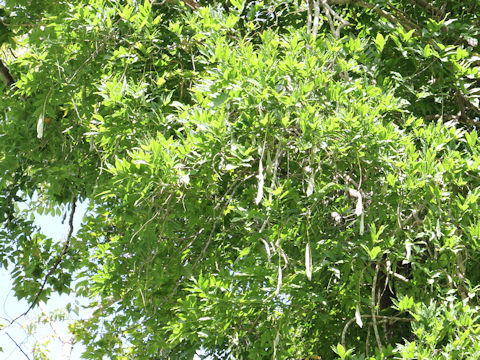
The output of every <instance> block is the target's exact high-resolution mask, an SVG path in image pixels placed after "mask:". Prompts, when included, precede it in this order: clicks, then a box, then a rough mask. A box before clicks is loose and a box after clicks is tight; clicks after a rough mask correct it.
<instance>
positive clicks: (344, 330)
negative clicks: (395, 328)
mask: <svg viewBox="0 0 480 360" xmlns="http://www.w3.org/2000/svg"><path fill="white" fill-rule="evenodd" d="M360 316H361V317H362V318H373V317H372V315H360ZM375 318H376V319H379V320H380V321H381V322H385V321H391V322H394V321H413V319H411V318H405V317H398V316H383V315H376V316H375ZM356 319H357V318H356V317H353V318H351V319H350V320H348V321H347V323H346V324H345V326H344V328H343V331H342V339H341V344H342V346H343V347H346V346H345V336H346V335H347V330H348V328H349V326H350V325H352V323H353V322H354V321H356Z"/></svg>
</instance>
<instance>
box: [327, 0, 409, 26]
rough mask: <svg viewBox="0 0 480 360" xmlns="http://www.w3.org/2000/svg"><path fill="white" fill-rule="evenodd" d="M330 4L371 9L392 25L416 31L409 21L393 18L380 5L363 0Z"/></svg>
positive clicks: (342, 0) (332, 0)
mask: <svg viewBox="0 0 480 360" xmlns="http://www.w3.org/2000/svg"><path fill="white" fill-rule="evenodd" d="M325 1H327V0H325ZM328 3H329V5H355V6H359V7H362V8H365V9H370V10H373V11H375V12H376V13H377V14H378V15H380V16H381V17H384V18H385V19H387V20H389V21H391V22H392V23H394V24H397V25H402V26H403V27H404V28H405V29H407V30H411V29H415V26H414V25H413V24H411V23H409V21H407V20H406V19H403V20H401V19H399V18H397V17H395V16H393V15H392V14H391V13H389V12H387V11H385V10H383V9H381V8H379V7H378V5H373V4H369V3H366V2H364V1H362V0H328ZM412 26H413V27H412Z"/></svg>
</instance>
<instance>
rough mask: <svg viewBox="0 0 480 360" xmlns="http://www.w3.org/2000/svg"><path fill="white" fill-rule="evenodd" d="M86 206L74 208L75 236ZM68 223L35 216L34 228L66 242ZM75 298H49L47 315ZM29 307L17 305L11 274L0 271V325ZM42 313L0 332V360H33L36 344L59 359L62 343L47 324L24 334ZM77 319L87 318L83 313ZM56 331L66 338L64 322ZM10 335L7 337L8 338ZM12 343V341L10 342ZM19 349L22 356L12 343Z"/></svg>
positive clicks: (34, 312)
mask: <svg viewBox="0 0 480 360" xmlns="http://www.w3.org/2000/svg"><path fill="white" fill-rule="evenodd" d="M86 209H87V204H86V203H82V204H79V205H78V206H77V209H76V211H75V216H74V221H73V228H74V234H75V233H76V231H77V230H78V229H79V228H80V224H81V221H82V218H83V216H84V214H85V212H86ZM67 222H68V221H65V222H64V224H62V217H61V216H58V217H53V216H49V215H38V214H37V215H36V216H35V224H36V225H38V226H39V227H40V228H41V232H42V233H43V234H45V235H46V236H48V237H51V238H52V239H54V240H61V239H65V238H66V236H67V233H68V224H67ZM75 300H76V299H75V296H74V295H70V296H67V295H62V296H58V295H55V296H52V298H51V299H50V300H49V301H48V302H47V304H46V307H47V309H48V311H49V312H53V311H55V310H57V309H63V308H65V306H66V305H67V303H69V302H70V303H73V302H74V301H75ZM28 306H29V304H27V302H26V301H18V300H17V299H16V298H15V296H14V294H13V291H12V281H11V277H10V274H9V272H8V271H7V270H5V269H1V270H0V324H1V325H3V326H5V325H7V323H8V322H7V319H8V320H12V319H14V318H16V317H17V316H18V315H20V314H22V313H24V312H25V310H27V309H28ZM41 312H42V311H41V310H40V309H39V308H38V307H36V308H35V309H33V310H32V311H30V312H29V313H28V315H27V316H26V317H22V318H20V319H19V320H17V322H16V323H15V324H13V325H11V326H9V327H8V328H3V329H2V330H0V347H1V348H2V349H3V352H0V359H2V360H20V359H27V356H26V355H28V358H29V359H32V360H33V358H34V357H33V354H32V349H33V346H34V344H35V342H39V343H43V342H45V341H47V340H50V344H49V345H48V346H47V348H48V349H49V350H50V356H51V358H52V359H60V354H61V343H60V341H58V340H55V339H54V336H53V335H54V334H55V332H54V331H53V329H52V327H51V326H50V325H48V324H40V325H39V326H38V327H37V328H36V329H35V330H34V332H33V335H29V334H28V333H27V328H28V327H29V326H32V324H33V323H34V322H35V320H36V319H38V316H39V315H40V314H41ZM79 316H84V317H85V316H86V315H85V314H84V313H83V314H82V312H80V313H79ZM56 325H57V326H58V328H59V330H61V331H62V332H64V334H65V335H66V334H67V332H66V329H67V322H66V321H65V322H56ZM7 334H8V335H10V337H11V338H10V337H9V336H8V335H7ZM12 339H13V340H12ZM14 341H15V342H16V343H17V344H18V345H19V346H20V347H21V348H22V350H23V351H24V352H25V354H23V353H22V351H21V350H20V349H19V347H18V346H17V345H16V344H15V342H14ZM82 349H83V346H82V345H81V344H77V345H75V346H74V347H73V352H72V356H71V358H70V359H71V360H77V359H80V355H81V352H82Z"/></svg>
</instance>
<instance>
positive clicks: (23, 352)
mask: <svg viewBox="0 0 480 360" xmlns="http://www.w3.org/2000/svg"><path fill="white" fill-rule="evenodd" d="M5 334H7V336H8V337H9V338H10V340H12V341H13V343H14V344H15V345H16V346H17V348H19V349H20V351H21V352H22V354H23V355H25V357H26V358H27V359H28V360H30V357H29V356H28V355H27V354H25V351H23V349H22V347H21V346H20V345H19V344H18V343H17V342H16V341H15V340H14V339H13V338H12V337H11V336H10V334H9V333H7V332H6V333H5Z"/></svg>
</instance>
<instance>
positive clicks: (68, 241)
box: [10, 195, 77, 325]
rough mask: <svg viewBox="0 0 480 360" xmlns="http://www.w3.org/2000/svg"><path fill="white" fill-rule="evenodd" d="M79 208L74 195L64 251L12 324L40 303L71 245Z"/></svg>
mask: <svg viewBox="0 0 480 360" xmlns="http://www.w3.org/2000/svg"><path fill="white" fill-rule="evenodd" d="M76 208H77V197H76V196H75V195H74V196H73V198H72V209H71V210H70V218H69V220H68V227H69V230H68V235H67V240H66V241H65V245H64V246H63V250H62V253H61V254H60V255H59V256H58V258H57V260H56V261H55V263H54V264H53V266H52V267H51V268H50V271H49V272H48V273H47V275H45V278H44V279H43V283H42V286H41V287H40V290H38V292H37V295H36V296H35V299H34V300H33V302H32V304H31V305H30V306H29V307H28V309H27V310H26V311H25V312H24V313H23V314H20V315H18V316H17V317H16V318H15V319H13V320H12V321H10V325H11V324H13V323H14V322H15V321H17V320H18V319H20V318H21V317H22V316H26V315H27V314H28V313H29V312H30V310H32V309H33V307H34V306H35V305H36V304H37V303H38V300H39V298H40V295H41V294H42V292H43V290H44V288H45V284H46V283H47V280H48V279H49V278H50V276H51V275H52V274H53V273H54V272H55V271H56V270H57V268H58V266H59V265H60V263H61V262H62V260H63V257H64V256H65V254H66V253H67V251H68V248H69V246H70V240H71V239H72V235H73V216H74V215H75V210H76Z"/></svg>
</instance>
